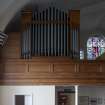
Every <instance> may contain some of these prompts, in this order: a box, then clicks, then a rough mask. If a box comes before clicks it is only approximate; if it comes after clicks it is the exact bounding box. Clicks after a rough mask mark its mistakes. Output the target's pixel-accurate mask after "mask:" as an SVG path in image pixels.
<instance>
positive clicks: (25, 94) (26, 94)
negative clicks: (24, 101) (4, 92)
mask: <svg viewBox="0 0 105 105" xmlns="http://www.w3.org/2000/svg"><path fill="white" fill-rule="evenodd" d="M16 95H24V96H30V97H31V98H32V105H33V95H32V94H28V93H14V94H13V105H15V96H16Z"/></svg>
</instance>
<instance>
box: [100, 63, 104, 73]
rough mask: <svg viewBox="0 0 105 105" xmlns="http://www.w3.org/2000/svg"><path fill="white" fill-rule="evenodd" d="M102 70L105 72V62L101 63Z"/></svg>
mask: <svg viewBox="0 0 105 105" xmlns="http://www.w3.org/2000/svg"><path fill="white" fill-rule="evenodd" d="M100 72H105V64H104V63H102V64H100Z"/></svg>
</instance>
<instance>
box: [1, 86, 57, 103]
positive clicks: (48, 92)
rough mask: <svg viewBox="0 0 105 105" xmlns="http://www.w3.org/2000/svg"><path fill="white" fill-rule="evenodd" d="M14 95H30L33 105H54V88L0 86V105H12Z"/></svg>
mask: <svg viewBox="0 0 105 105" xmlns="http://www.w3.org/2000/svg"><path fill="white" fill-rule="evenodd" d="M14 94H32V95H33V105H55V86H0V105H13V99H14V98H13V97H14Z"/></svg>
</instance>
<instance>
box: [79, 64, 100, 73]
mask: <svg viewBox="0 0 105 105" xmlns="http://www.w3.org/2000/svg"><path fill="white" fill-rule="evenodd" d="M79 72H85V73H88V72H90V73H92V72H93V73H94V72H100V66H99V64H98V63H82V64H80V65H79Z"/></svg>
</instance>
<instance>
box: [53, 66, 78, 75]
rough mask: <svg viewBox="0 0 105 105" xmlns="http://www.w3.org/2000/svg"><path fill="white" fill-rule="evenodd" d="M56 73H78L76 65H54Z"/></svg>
mask: <svg viewBox="0 0 105 105" xmlns="http://www.w3.org/2000/svg"><path fill="white" fill-rule="evenodd" d="M54 72H59V73H74V72H76V65H75V64H54Z"/></svg>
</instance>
